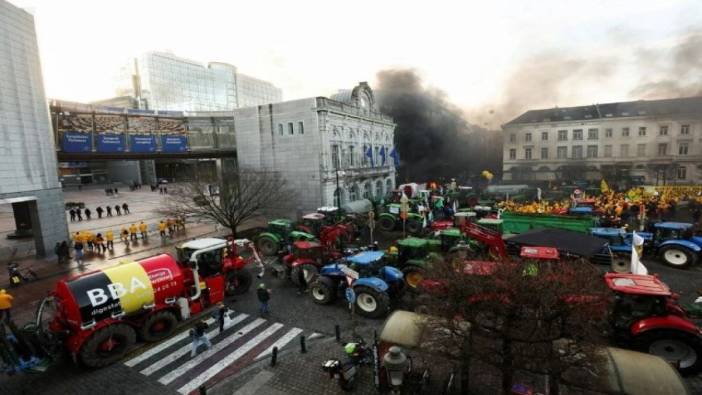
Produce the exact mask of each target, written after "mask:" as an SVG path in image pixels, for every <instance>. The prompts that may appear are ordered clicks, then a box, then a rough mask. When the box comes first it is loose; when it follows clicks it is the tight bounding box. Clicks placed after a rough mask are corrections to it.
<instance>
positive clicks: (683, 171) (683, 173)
mask: <svg viewBox="0 0 702 395" xmlns="http://www.w3.org/2000/svg"><path fill="white" fill-rule="evenodd" d="M686 178H687V167H678V180H684V179H686Z"/></svg>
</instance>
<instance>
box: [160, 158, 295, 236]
mask: <svg viewBox="0 0 702 395" xmlns="http://www.w3.org/2000/svg"><path fill="white" fill-rule="evenodd" d="M212 192H214V191H211V190H210V185H209V184H207V183H205V182H202V181H200V180H195V181H190V182H187V183H185V184H184V185H181V186H180V188H178V189H177V190H176V191H174V192H173V193H172V194H171V195H169V199H168V203H167V205H166V207H165V208H164V210H163V211H164V212H166V213H168V214H169V215H176V216H182V215H195V216H200V217H203V218H208V219H211V220H213V221H215V222H216V223H218V224H220V225H221V226H223V227H225V228H227V229H229V230H230V231H231V234H232V236H233V237H236V236H237V230H238V228H239V227H240V226H241V225H242V224H243V223H244V222H246V221H249V220H252V219H254V218H256V217H257V216H260V215H262V214H264V213H266V212H269V211H273V210H275V211H284V210H285V209H286V208H290V207H292V205H293V204H294V200H295V196H294V193H293V191H292V190H291V189H290V188H288V187H287V184H286V182H285V180H284V179H283V178H282V177H281V176H280V175H279V174H278V173H276V172H270V171H260V170H250V169H239V170H238V171H237V172H233V174H232V175H231V176H228V179H227V180H226V182H224V183H223V184H222V185H220V186H219V191H218V193H216V192H215V193H212Z"/></svg>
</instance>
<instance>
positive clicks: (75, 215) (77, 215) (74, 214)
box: [68, 203, 129, 222]
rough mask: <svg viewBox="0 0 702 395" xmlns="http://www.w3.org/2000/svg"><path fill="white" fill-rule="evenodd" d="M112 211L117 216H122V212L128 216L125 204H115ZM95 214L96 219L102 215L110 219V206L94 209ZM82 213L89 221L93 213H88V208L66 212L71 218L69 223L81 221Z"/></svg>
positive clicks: (127, 208)
mask: <svg viewBox="0 0 702 395" xmlns="http://www.w3.org/2000/svg"><path fill="white" fill-rule="evenodd" d="M114 210H115V213H116V214H117V215H122V212H124V215H127V214H129V205H128V204H127V203H122V205H121V206H120V205H119V204H115V206H114ZM95 212H96V213H97V216H98V219H102V214H103V213H106V216H107V217H112V206H110V205H106V206H105V208H104V209H103V208H102V206H98V207H97V208H96V209H95ZM83 213H85V219H86V220H88V221H90V218H91V216H92V215H93V212H92V211H90V209H89V208H87V207H86V208H85V209H81V208H72V209H70V210H68V214H69V215H70V217H71V222H76V221H82V220H83Z"/></svg>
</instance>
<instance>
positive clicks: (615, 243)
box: [590, 228, 653, 273]
mask: <svg viewBox="0 0 702 395" xmlns="http://www.w3.org/2000/svg"><path fill="white" fill-rule="evenodd" d="M590 234H591V235H593V236H596V237H599V238H600V239H604V240H607V243H609V248H610V250H612V254H613V261H612V270H613V271H615V272H618V273H628V272H630V271H631V269H630V267H629V266H630V263H631V248H632V245H631V244H632V238H633V233H627V232H626V231H624V229H621V228H591V229H590ZM636 234H637V235H639V236H641V238H643V239H644V255H645V254H646V253H647V252H648V251H650V250H651V248H652V244H653V234H652V233H650V232H636Z"/></svg>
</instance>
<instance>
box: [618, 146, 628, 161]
mask: <svg viewBox="0 0 702 395" xmlns="http://www.w3.org/2000/svg"><path fill="white" fill-rule="evenodd" d="M619 156H621V157H622V158H626V157H628V156H629V144H622V145H621V146H620V147H619Z"/></svg>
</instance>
